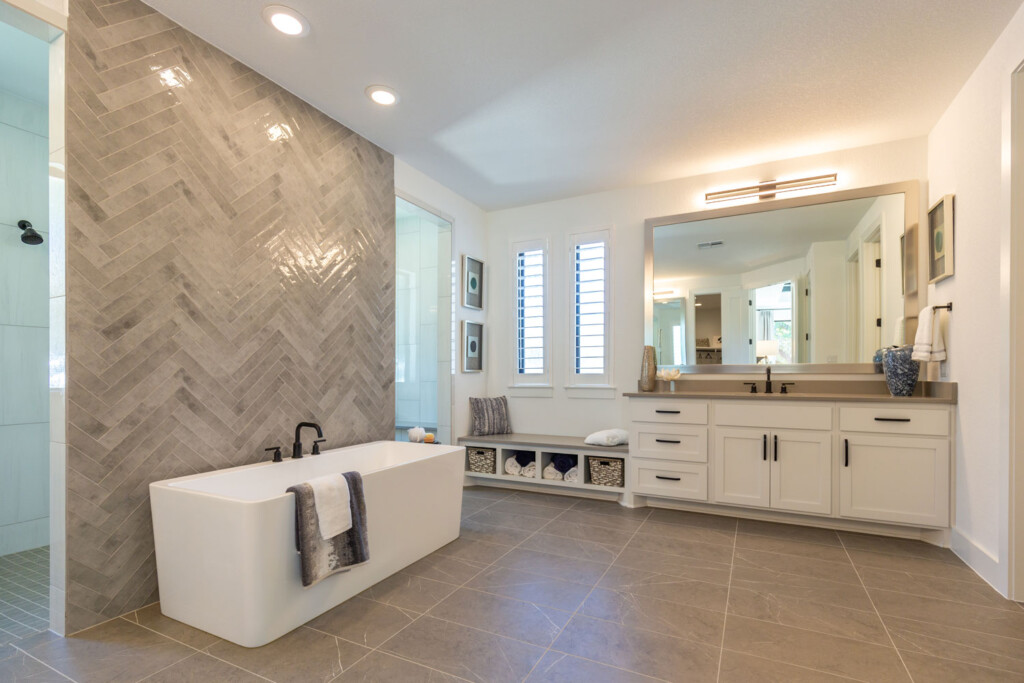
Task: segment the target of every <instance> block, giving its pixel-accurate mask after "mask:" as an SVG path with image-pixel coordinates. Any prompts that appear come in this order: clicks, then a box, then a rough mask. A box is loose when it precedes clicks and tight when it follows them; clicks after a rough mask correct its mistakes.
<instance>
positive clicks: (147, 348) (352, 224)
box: [67, 0, 395, 633]
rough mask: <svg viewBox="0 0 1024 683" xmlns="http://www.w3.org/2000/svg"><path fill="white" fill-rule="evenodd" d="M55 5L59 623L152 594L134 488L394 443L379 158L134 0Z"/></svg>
mask: <svg viewBox="0 0 1024 683" xmlns="http://www.w3.org/2000/svg"><path fill="white" fill-rule="evenodd" d="M70 13H71V16H70V23H69V31H68V44H67V45H68V65H67V67H68V68H67V84H68V86H67V87H68V91H67V95H68V121H67V128H68V130H67V153H68V216H67V250H68V254H67V258H68V269H67V295H68V296H67V301H68V305H67V309H68V336H67V349H68V389H67V391H68V425H67V441H68V473H67V474H68V500H67V515H68V520H67V521H68V525H67V533H68V540H67V557H68V584H67V585H68V594H67V595H68V606H67V628H68V632H69V633H71V632H74V631H78V630H80V629H82V628H85V627H87V626H90V625H92V624H95V623H97V622H99V621H102V620H104V619H107V618H110V617H114V616H117V615H120V614H123V613H125V612H127V611H129V610H132V609H135V608H138V607H141V606H142V605H145V604H147V603H150V602H152V601H154V600H156V599H157V581H156V565H155V562H154V555H153V538H152V529H151V523H150V510H149V499H148V490H147V485H148V484H149V483H150V482H152V481H156V480H160V479H166V478H168V477H174V476H179V475H184V474H189V473H193V472H199V471H203V470H210V469H215V468H222V467H229V466H234V465H241V464H245V463H251V462H254V461H257V460H259V459H260V458H263V457H265V454H264V453H263V451H262V449H263V448H264V447H266V446H271V445H276V444H281V445H284V446H286V449H285V450H286V451H287V445H288V444H289V443H290V441H291V439H290V436H289V435H290V433H291V430H292V429H293V428H294V426H295V423H296V422H297V421H299V420H302V419H313V420H316V421H318V422H320V423H321V424H322V425H323V426H324V428H325V432H326V435H327V437H328V445H329V446H340V445H347V444H352V443H358V442H365V441H372V440H377V439H391V438H393V427H394V292H395V275H394V272H395V269H394V253H395V235H394V226H395V197H394V159H393V157H392V156H391V155H390V154H388V153H387V152H385V151H384V150H382V149H380V148H378V147H377V146H375V145H373V144H371V143H370V142H368V141H367V140H365V139H363V138H361V137H360V136H358V135H356V134H355V133H353V132H352V131H350V130H348V129H347V128H345V127H344V126H342V125H340V124H338V123H337V122H335V121H333V120H331V119H329V118H328V117H327V116H325V115H323V114H322V113H320V112H318V111H317V110H315V109H314V108H313V107H311V106H310V105H308V104H306V103H304V102H302V101H301V100H298V99H297V98H295V97H294V96H292V95H290V94H289V93H287V92H286V91H284V90H283V89H282V88H280V87H278V86H277V85H275V84H273V83H271V82H269V81H267V80H266V79H265V78H263V77H262V76H260V75H258V74H256V73H254V72H253V71H252V70H250V69H248V68H247V67H245V66H243V65H242V64H240V63H238V62H236V61H235V60H234V59H232V58H231V57H229V56H227V55H225V54H224V53H222V52H220V51H219V50H217V49H215V48H214V47H212V46H211V45H209V44H207V43H205V42H203V41H202V40H200V39H199V38H198V37H196V36H195V35H193V34H191V33H189V32H187V31H185V30H184V29H182V28H181V27H179V26H177V25H175V24H174V23H172V22H171V21H170V20H168V19H166V18H165V17H163V16H161V15H160V14H157V13H156V12H154V11H153V10H152V9H150V8H149V7H147V6H146V5H144V4H143V3H141V2H139V1H138V0H71V3H70ZM325 87H330V84H325ZM357 96H361V94H359V95H357Z"/></svg>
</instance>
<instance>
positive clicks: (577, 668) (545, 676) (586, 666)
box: [526, 652, 658, 683]
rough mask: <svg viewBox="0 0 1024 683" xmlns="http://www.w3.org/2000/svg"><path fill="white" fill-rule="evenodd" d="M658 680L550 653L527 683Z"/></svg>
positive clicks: (637, 681) (632, 682) (628, 682)
mask: <svg viewBox="0 0 1024 683" xmlns="http://www.w3.org/2000/svg"><path fill="white" fill-rule="evenodd" d="M656 680H658V679H656V678H650V677H649V676H643V675H641V674H638V673H633V672H631V671H625V670H623V669H615V668H613V667H610V666H606V665H604V664H598V663H597V662H591V661H589V660H586V659H580V658H579V657H573V656H572V655H567V654H565V653H564V652H548V653H546V654H545V655H544V657H543V658H542V659H541V660H540V661H539V662H537V666H536V667H534V669H533V672H532V673H531V674H530V677H529V678H527V679H526V681H527V683H579V682H580V681H586V682H587V683H650V682H651V681H656Z"/></svg>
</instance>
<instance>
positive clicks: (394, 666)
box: [0, 488, 1024, 683]
mask: <svg viewBox="0 0 1024 683" xmlns="http://www.w3.org/2000/svg"><path fill="white" fill-rule="evenodd" d="M463 516H464V522H463V530H462V537H461V538H460V539H459V540H457V541H456V542H454V543H452V544H450V545H448V546H446V547H444V548H442V549H440V550H439V551H437V552H436V553H434V554H433V555H430V556H429V557H427V558H425V559H423V560H421V561H420V562H417V563H416V564H414V565H412V566H410V567H408V568H407V569H406V570H404V571H403V572H401V573H399V574H396V575H395V576H393V577H391V578H389V579H387V580H385V581H383V582H382V583H380V584H378V585H376V586H374V587H373V588H371V589H369V590H367V591H366V592H365V593H364V594H362V595H360V596H358V597H356V598H353V599H352V600H349V601H348V602H346V603H345V604H343V605H340V606H338V607H336V608H334V609H333V610H331V611H329V612H327V613H326V614H324V615H322V616H320V617H318V618H317V619H314V620H313V621H311V622H310V623H308V624H306V625H305V626H304V627H302V628H299V629H296V630H295V631H292V632H291V633H289V634H288V635H286V636H284V637H283V638H281V639H280V640H277V641H275V642H274V643H271V644H270V645H267V646H265V647H262V648H259V649H254V650H247V649H245V648H241V647H237V646H235V645H232V644H230V643H227V642H225V641H222V640H220V639H218V638H216V637H214V636H211V635H209V634H206V633H203V632H201V631H197V630H195V629H192V628H190V627H188V626H185V625H183V624H180V623H177V622H175V621H172V620H170V619H167V618H166V617H163V616H162V615H161V614H160V611H159V607H158V606H157V605H151V606H149V607H147V608H145V609H142V610H139V611H137V612H134V613H132V614H129V615H127V616H125V617H122V618H120V619H115V620H113V621H109V622H106V623H105V624H101V625H100V626H97V627H95V628H92V629H90V630H88V631H85V632H83V633H81V634H78V635H77V636H75V637H73V638H68V639H61V638H58V637H56V636H54V635H52V634H48V633H44V634H38V635H35V636H29V637H27V638H25V639H22V640H19V641H16V642H15V643H14V644H13V646H8V647H7V648H6V650H4V649H3V648H2V647H0V681H5V682H6V681H21V680H25V681H37V682H38V681H66V680H68V679H70V680H74V681H80V682H82V683H92V682H94V681H95V682H100V681H102V682H103V683H107V682H110V681H125V682H127V681H141V680H146V681H154V682H157V681H159V682H164V683H166V682H170V681H196V682H199V681H203V682H205V681H266V680H270V681H280V682H286V681H303V682H306V681H338V682H340V683H344V682H348V681H375V682H376V681H382V682H387V681H396V682H403V683H404V682H407V681H410V682H413V681H430V682H441V681H460V680H470V681H523V680H528V681H531V682H535V681H551V682H555V683H558V682H568V681H584V682H586V683H611V682H618V681H625V682H633V681H636V682H639V681H652V680H661V681H721V682H723V683H725V682H730V683H733V682H739V683H748V682H752V681H775V682H780V683H781V682H785V683H790V682H793V683H801V682H805V681H849V680H855V681H914V682H916V683H923V682H932V681H970V682H974V681H979V682H989V681H1024V609H1022V608H1021V607H1020V606H1019V605H1017V604H1016V603H1014V602H1010V601H1007V600H1004V599H1002V598H1001V597H1000V596H999V595H998V594H997V593H996V592H995V591H993V590H992V589H991V588H989V587H988V586H987V585H986V584H985V583H984V582H982V581H981V580H980V579H979V578H978V577H977V576H976V575H975V574H974V573H973V572H971V571H970V570H969V569H968V568H967V567H966V566H964V565H963V563H961V562H960V561H959V560H958V559H957V558H956V557H955V556H954V555H953V554H952V553H950V552H949V551H947V550H942V549H939V548H935V547H932V546H929V545H926V544H924V543H919V542H913V541H903V540H895V539H886V538H879V537H872V536H864V535H859V534H850V533H844V532H840V533H837V532H834V531H827V530H820V529H811V528H806V527H794V526H787V525H781V524H771V523H765V522H751V521H743V520H740V521H736V520H733V519H728V518H723V517H713V516H707V515H699V514H693V513H684V512H673V511H667V510H654V509H642V510H627V509H625V508H621V507H619V506H617V505H615V504H612V503H599V502H592V501H582V500H580V499H576V498H566V497H560V496H551V495H543V494H529V493H513V492H510V491H505V490H498V489H486V488H474V489H467V490H466V492H465V496H464V503H463Z"/></svg>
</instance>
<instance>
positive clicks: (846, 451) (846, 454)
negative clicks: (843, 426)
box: [843, 439, 850, 467]
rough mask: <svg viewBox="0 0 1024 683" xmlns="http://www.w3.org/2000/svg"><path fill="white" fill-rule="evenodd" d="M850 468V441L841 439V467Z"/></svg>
mask: <svg viewBox="0 0 1024 683" xmlns="http://www.w3.org/2000/svg"><path fill="white" fill-rule="evenodd" d="M849 466H850V440H849V439H843V467H849Z"/></svg>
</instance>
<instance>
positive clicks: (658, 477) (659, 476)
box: [654, 474, 682, 481]
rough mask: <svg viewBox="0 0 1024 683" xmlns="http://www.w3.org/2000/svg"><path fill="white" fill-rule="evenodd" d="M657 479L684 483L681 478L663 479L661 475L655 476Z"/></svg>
mask: <svg viewBox="0 0 1024 683" xmlns="http://www.w3.org/2000/svg"><path fill="white" fill-rule="evenodd" d="M654 478H655V479H664V480H665V481H682V480H681V479H680V478H679V477H663V476H661V475H660V474H655V475H654Z"/></svg>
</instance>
